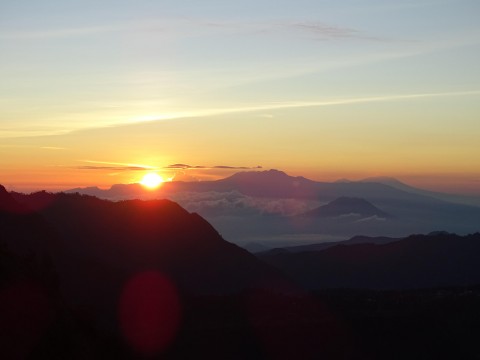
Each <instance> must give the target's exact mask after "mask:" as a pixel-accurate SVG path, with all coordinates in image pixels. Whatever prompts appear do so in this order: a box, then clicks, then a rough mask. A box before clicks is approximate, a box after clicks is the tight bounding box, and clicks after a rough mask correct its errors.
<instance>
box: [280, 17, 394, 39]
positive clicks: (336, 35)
mask: <svg viewBox="0 0 480 360" xmlns="http://www.w3.org/2000/svg"><path fill="white" fill-rule="evenodd" d="M283 26H284V27H285V28H287V29H291V30H296V31H302V32H307V33H310V34H312V35H313V36H314V38H315V39H320V40H327V39H361V40H386V39H383V38H380V37H375V36H368V35H366V34H363V33H362V32H361V31H359V30H356V29H352V28H348V27H340V26H333V25H329V24H325V23H322V22H310V21H307V22H305V21H303V22H291V23H286V24H284V25H283Z"/></svg>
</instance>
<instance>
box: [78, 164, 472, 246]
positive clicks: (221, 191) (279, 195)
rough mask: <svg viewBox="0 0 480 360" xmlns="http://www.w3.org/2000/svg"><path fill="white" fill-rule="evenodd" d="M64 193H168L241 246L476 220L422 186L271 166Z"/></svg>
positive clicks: (468, 227)
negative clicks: (336, 178)
mask: <svg viewBox="0 0 480 360" xmlns="http://www.w3.org/2000/svg"><path fill="white" fill-rule="evenodd" d="M70 192H79V193H81V194H89V195H95V196H98V197H101V198H105V199H112V200H122V199H135V198H139V199H155V198H168V199H171V200H174V201H176V202H178V203H179V204H180V205H182V206H183V207H185V208H186V209H187V210H189V211H194V212H197V213H199V214H200V215H201V216H203V217H205V218H206V219H207V220H208V221H209V222H211V223H212V224H213V225H214V226H215V228H216V229H217V230H219V231H220V232H221V233H222V234H224V235H225V236H226V237H227V238H228V239H229V241H232V242H235V243H236V244H239V245H242V246H245V247H246V248H249V249H251V248H253V247H250V246H249V244H250V243H253V244H257V245H258V246H257V248H261V247H263V248H267V249H268V248H273V247H276V246H278V245H277V244H275V242H280V241H283V242H285V243H288V245H290V246H293V245H295V242H296V241H297V240H298V239H300V240H301V239H308V240H305V242H304V243H307V242H315V241H320V240H330V239H334V238H336V239H345V238H349V237H352V236H355V235H358V234H363V235H368V236H392V237H400V236H405V235H408V234H411V233H429V232H431V231H435V230H437V229H445V230H446V231H450V232H455V233H459V234H468V233H472V232H475V231H478V230H479V229H478V224H479V222H480V207H478V206H473V205H472V204H473V203H475V199H473V198H467V197H461V196H450V195H448V194H441V193H435V192H428V191H424V190H421V189H416V188H413V187H411V186H408V185H405V184H402V183H401V182H399V181H396V180H392V179H388V181H387V180H386V179H384V178H373V179H367V180H365V181H346V180H345V181H340V182H320V181H313V180H309V179H306V178H304V177H301V176H296V177H295V176H289V175H288V174H286V173H284V172H282V171H278V170H268V171H246V172H240V173H237V174H234V175H232V176H230V177H227V178H225V179H220V180H216V181H201V182H200V181H195V182H181V181H173V182H165V183H163V184H162V185H161V186H160V187H159V188H158V189H155V190H147V189H145V188H144V187H142V186H141V185H140V184H129V185H114V186H112V187H111V188H110V189H106V190H101V189H98V188H84V189H80V188H79V189H72V190H71V191H70ZM464 200H471V201H464ZM265 215H267V216H265ZM301 218H303V219H301ZM289 235H291V237H290V238H289V237H288V236H289ZM312 235H317V236H316V238H315V237H314V236H312ZM282 245H283V244H282Z"/></svg>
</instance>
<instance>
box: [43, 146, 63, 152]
mask: <svg viewBox="0 0 480 360" xmlns="http://www.w3.org/2000/svg"><path fill="white" fill-rule="evenodd" d="M40 149H43V150H54V151H56V150H66V148H64V147H58V146H42V147H40Z"/></svg>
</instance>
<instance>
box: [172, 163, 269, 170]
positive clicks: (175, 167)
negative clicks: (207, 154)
mask: <svg viewBox="0 0 480 360" xmlns="http://www.w3.org/2000/svg"><path fill="white" fill-rule="evenodd" d="M164 169H168V170H189V169H202V170H208V169H226V170H253V169H262V167H261V166H254V167H249V166H229V165H216V166H204V165H194V166H192V165H187V164H173V165H168V166H165V167H164Z"/></svg>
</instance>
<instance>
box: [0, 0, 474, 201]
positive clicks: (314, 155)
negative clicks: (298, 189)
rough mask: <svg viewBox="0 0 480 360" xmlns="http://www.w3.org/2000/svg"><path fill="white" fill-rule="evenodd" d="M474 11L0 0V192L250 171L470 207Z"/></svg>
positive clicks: (260, 0)
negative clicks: (393, 190) (420, 194)
mask: <svg viewBox="0 0 480 360" xmlns="http://www.w3.org/2000/svg"><path fill="white" fill-rule="evenodd" d="M479 13H480V2H478V1H477V0H415V1H413V0H412V1H410V0H405V1H398V0H396V1H390V0H336V1H333V0H331V1H327V0H323V1H322V0H295V1H292V0H288V1H287V0H255V1H253V0H243V1H226V0H221V1H220V0H202V1H198V0H191V1H185V0H175V1H173V0H172V1H169V0H165V1H152V0H150V1H147V0H135V1H133V0H131V1H126V0H102V1H93V0H82V1H80V0H77V1H75V0H61V1H60V0H42V1H37V0H2V1H1V2H0V79H1V81H0V183H2V184H3V185H4V186H6V187H7V189H11V190H19V191H32V190H39V189H47V190H62V189H68V188H72V187H78V186H82V187H83V186H100V187H109V186H110V185H112V184H116V183H131V182H138V181H139V180H140V179H141V178H142V176H143V175H144V174H145V173H147V172H151V171H155V172H158V173H159V174H161V175H162V176H163V177H164V178H165V179H167V178H173V179H176V180H210V179H217V178H221V177H224V176H228V175H230V174H232V173H233V172H236V171H244V170H248V169H255V170H258V169H260V168H259V167H261V169H270V168H276V169H281V170H284V171H286V172H287V173H289V174H291V175H296V176H298V175H302V176H305V177H308V178H311V179H315V180H325V181H333V180H336V179H339V178H348V179H352V180H357V179H362V178H365V177H370V176H393V177H397V178H399V179H400V180H403V181H405V182H407V183H409V184H412V185H415V186H419V187H423V188H429V189H433V190H440V191H448V192H455V193H465V194H477V195H478V194H480V161H478V159H480V145H479V144H480V141H479V140H478V139H479V135H480V68H479V67H478V63H479V62H480V22H479V21H478V14H479ZM174 164H184V165H189V166H171V165H174ZM195 167H196V168H195Z"/></svg>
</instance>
